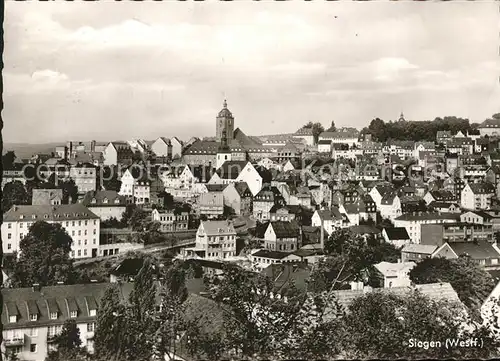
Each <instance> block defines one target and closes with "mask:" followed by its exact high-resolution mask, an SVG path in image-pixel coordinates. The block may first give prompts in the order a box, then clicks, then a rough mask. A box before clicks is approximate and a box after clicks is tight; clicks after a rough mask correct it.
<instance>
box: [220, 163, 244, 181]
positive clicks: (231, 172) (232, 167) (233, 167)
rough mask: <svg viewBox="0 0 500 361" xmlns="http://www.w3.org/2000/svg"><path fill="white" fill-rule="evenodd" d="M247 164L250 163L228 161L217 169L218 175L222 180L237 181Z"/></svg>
mask: <svg viewBox="0 0 500 361" xmlns="http://www.w3.org/2000/svg"><path fill="white" fill-rule="evenodd" d="M247 164H248V161H227V162H224V164H222V165H221V166H220V168H219V169H217V171H216V173H217V174H218V175H219V177H220V178H221V179H236V178H238V176H239V175H240V173H241V172H242V171H243V168H245V166H246V165H247Z"/></svg>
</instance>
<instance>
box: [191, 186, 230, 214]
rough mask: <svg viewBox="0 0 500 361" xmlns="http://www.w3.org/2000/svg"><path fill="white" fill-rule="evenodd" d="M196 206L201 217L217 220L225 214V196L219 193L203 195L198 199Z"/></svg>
mask: <svg viewBox="0 0 500 361" xmlns="http://www.w3.org/2000/svg"><path fill="white" fill-rule="evenodd" d="M196 206H197V207H198V212H199V214H200V215H204V216H207V218H209V219H210V218H212V219H213V218H217V217H220V216H222V215H223V214H224V194H223V193H222V192H221V191H219V192H208V193H202V194H200V196H199V197H198V200H197V203H196Z"/></svg>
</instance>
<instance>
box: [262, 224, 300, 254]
mask: <svg viewBox="0 0 500 361" xmlns="http://www.w3.org/2000/svg"><path fill="white" fill-rule="evenodd" d="M264 247H265V248H266V249H268V250H270V251H284V252H294V251H296V250H297V249H299V248H300V227H299V225H298V223H296V222H294V221H290V222H284V221H277V222H269V224H268V226H267V229H266V232H265V233H264Z"/></svg>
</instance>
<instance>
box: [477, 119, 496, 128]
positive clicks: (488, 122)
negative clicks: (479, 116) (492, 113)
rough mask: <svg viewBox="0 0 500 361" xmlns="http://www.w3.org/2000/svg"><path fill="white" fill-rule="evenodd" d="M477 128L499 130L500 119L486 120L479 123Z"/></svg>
mask: <svg viewBox="0 0 500 361" xmlns="http://www.w3.org/2000/svg"><path fill="white" fill-rule="evenodd" d="M479 128H500V119H495V118H491V119H486V120H485V121H484V122H482V123H481V125H480V126H479Z"/></svg>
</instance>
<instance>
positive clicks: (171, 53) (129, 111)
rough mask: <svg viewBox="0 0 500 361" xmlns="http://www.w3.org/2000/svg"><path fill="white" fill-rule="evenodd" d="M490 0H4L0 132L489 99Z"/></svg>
mask: <svg viewBox="0 0 500 361" xmlns="http://www.w3.org/2000/svg"><path fill="white" fill-rule="evenodd" d="M499 29H500V14H499V11H498V3H497V4H495V3H494V2H493V1H491V2H488V1H485V2H431V3H428V2H427V3H422V2H410V3H409V2H398V3H396V2H361V3H355V2H335V3H332V2H324V1H321V2H307V3H306V2H302V1H292V2H249V1H247V2H230V3H228V2H196V3H193V2H120V3H117V2H111V1H109V2H108V1H106V2H102V1H101V2H97V3H96V2H49V3H45V2H14V1H7V2H6V4H5V23H4V31H5V33H4V39H5V50H4V63H5V68H4V71H3V77H4V92H3V97H4V102H5V108H4V111H3V119H4V122H5V126H4V131H3V137H4V141H5V142H8V143H14V142H15V143H45V142H64V141H65V140H92V139H95V140H98V141H106V140H107V141H109V140H126V139H136V138H142V139H147V140H149V139H156V138H157V137H159V136H165V137H174V136H177V137H179V138H180V139H184V140H187V139H189V138H190V137H191V136H214V135H215V117H216V115H217V113H218V112H219V111H220V109H221V108H222V103H223V100H224V98H226V99H227V103H228V108H229V109H230V110H231V111H232V113H233V115H234V117H235V124H236V127H240V128H241V129H242V130H243V132H245V134H247V135H260V134H276V133H290V132H294V131H296V130H297V129H298V128H300V127H301V126H302V125H303V124H305V123H307V122H309V121H314V122H321V123H323V124H324V126H325V127H328V126H329V124H330V123H331V121H332V120H333V121H335V123H336V125H337V127H339V126H353V127H358V128H362V127H364V126H367V125H368V124H369V122H370V121H371V120H372V119H373V118H376V117H379V118H381V119H384V120H386V121H389V120H397V119H398V118H399V114H400V113H401V111H403V112H404V115H405V118H406V119H407V120H430V119H434V118H436V117H438V116H441V117H442V116H447V115H449V116H459V117H464V118H469V119H470V120H471V121H473V122H481V121H483V120H485V119H486V118H488V117H490V116H491V115H492V114H494V113H498V112H500V84H499V76H500V57H499V54H498V49H499V45H500V43H499V42H500V39H499V37H498V34H499Z"/></svg>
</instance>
